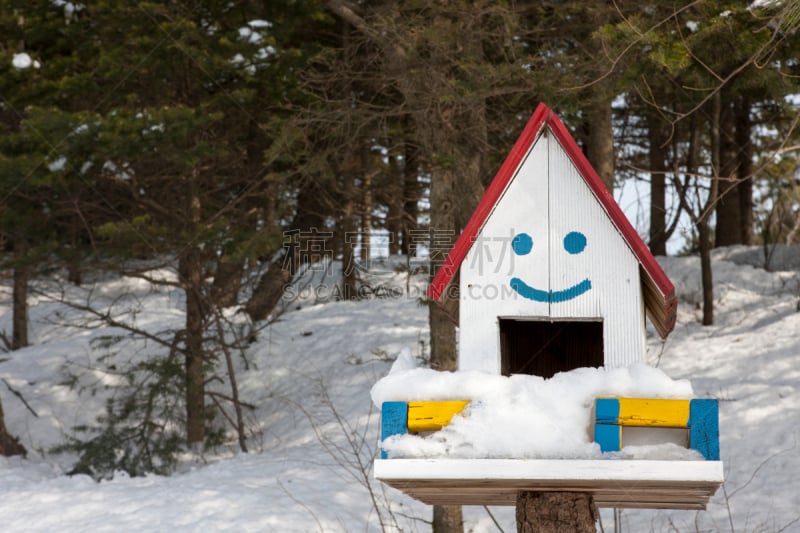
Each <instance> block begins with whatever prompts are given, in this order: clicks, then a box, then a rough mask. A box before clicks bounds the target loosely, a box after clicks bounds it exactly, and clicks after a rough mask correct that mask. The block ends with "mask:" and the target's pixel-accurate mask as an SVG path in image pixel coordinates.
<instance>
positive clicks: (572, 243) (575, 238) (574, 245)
mask: <svg viewBox="0 0 800 533" xmlns="http://www.w3.org/2000/svg"><path fill="white" fill-rule="evenodd" d="M584 248H586V235H584V234H583V233H581V232H579V231H570V232H569V233H567V236H566V237H564V249H565V250H566V251H568V252H569V253H571V254H573V255H574V254H579V253H581V252H582V251H583V250H584Z"/></svg>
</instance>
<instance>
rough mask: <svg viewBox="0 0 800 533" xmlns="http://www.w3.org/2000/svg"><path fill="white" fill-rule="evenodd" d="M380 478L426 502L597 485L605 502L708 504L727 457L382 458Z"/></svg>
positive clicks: (495, 501) (508, 500) (512, 499)
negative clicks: (640, 458)
mask: <svg viewBox="0 0 800 533" xmlns="http://www.w3.org/2000/svg"><path fill="white" fill-rule="evenodd" d="M374 466H375V470H374V474H375V478H376V479H379V480H380V481H382V482H384V483H386V484H387V485H389V486H391V487H394V488H396V489H399V490H401V491H403V492H405V493H406V494H408V495H409V496H411V497H413V498H415V499H417V500H420V501H422V502H424V503H427V504H431V505H433V504H439V505H515V504H516V495H517V492H519V491H522V490H526V491H562V492H567V491H568V492H590V493H592V494H593V496H594V500H595V503H596V505H597V506H598V507H618V508H648V509H705V507H706V504H707V503H708V500H709V498H711V496H712V495H713V494H714V493H715V492H716V491H717V488H719V486H720V484H722V481H723V469H722V462H721V461H649V460H628V459H597V460H564V459H556V460H524V459H379V460H376V461H375V465H374Z"/></svg>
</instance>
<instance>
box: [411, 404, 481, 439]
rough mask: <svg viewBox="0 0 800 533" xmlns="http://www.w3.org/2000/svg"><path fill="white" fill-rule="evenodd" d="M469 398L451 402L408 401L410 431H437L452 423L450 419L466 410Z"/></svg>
mask: <svg viewBox="0 0 800 533" xmlns="http://www.w3.org/2000/svg"><path fill="white" fill-rule="evenodd" d="M468 403H469V400H456V401H449V402H408V431H409V433H419V432H421V431H437V430H440V429H442V428H443V427H444V426H446V425H447V424H449V423H450V419H451V418H453V416H454V415H457V414H458V413H460V412H461V411H463V410H464V407H466V406H467V404H468Z"/></svg>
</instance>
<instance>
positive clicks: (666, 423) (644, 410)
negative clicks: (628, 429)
mask: <svg viewBox="0 0 800 533" xmlns="http://www.w3.org/2000/svg"><path fill="white" fill-rule="evenodd" d="M619 424H620V425H623V426H654V427H673V428H685V427H688V425H689V400H664V399H655V398H619Z"/></svg>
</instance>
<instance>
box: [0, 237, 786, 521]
mask: <svg viewBox="0 0 800 533" xmlns="http://www.w3.org/2000/svg"><path fill="white" fill-rule="evenodd" d="M772 260H773V262H772V264H771V265H770V271H767V270H765V269H764V268H763V265H764V261H763V253H762V250H761V249H758V248H729V249H724V250H718V251H716V252H715V261H714V275H715V287H716V293H715V299H716V302H717V306H716V325H714V326H711V327H702V326H701V325H699V317H700V313H701V311H700V309H699V303H700V302H701V301H702V297H701V296H702V295H701V292H700V283H699V279H700V273H699V268H700V266H699V260H698V259H697V258H692V257H690V258H664V259H663V260H662V264H663V265H664V268H665V270H666V272H667V274H668V275H669V276H670V277H671V279H672V280H673V282H674V283H675V285H676V288H677V291H678V294H679V297H680V299H681V304H680V309H679V315H678V325H677V326H676V328H675V331H674V332H673V333H672V334H671V335H670V337H669V338H668V339H667V341H666V342H662V341H661V340H660V339H659V338H658V336H657V335H656V334H655V332H654V331H652V330H648V331H649V337H648V358H649V361H648V362H649V363H650V364H651V365H653V366H657V367H658V368H659V369H660V370H662V371H663V372H664V373H665V374H666V375H667V376H669V377H670V378H672V379H673V380H676V382H678V383H682V382H683V380H688V381H689V382H690V383H691V387H692V388H693V390H694V393H695V395H696V396H698V397H715V398H719V399H720V400H721V402H720V425H721V433H722V437H721V454H722V459H723V461H724V462H725V471H726V481H725V484H724V486H723V488H722V489H720V491H719V492H718V493H717V495H716V496H715V497H714V498H713V499H712V501H711V503H710V504H709V507H708V510H707V511H704V512H693V511H651V510H624V511H623V512H622V513H621V518H620V520H621V522H620V524H619V526H620V527H621V529H622V531H630V532H640V531H736V532H751V531H752V532H755V531H763V532H777V531H800V485H799V484H798V481H797V479H798V476H800V397H799V396H798V394H799V393H800V359H798V358H799V357H800V311H799V309H800V307H799V306H800V250H799V249H797V248H786V249H782V250H779V251H778V252H776V253H775V254H773V255H772ZM396 266H397V264H396V263H391V262H387V263H386V264H381V263H380V262H374V263H373V265H372V267H373V270H372V271H371V273H370V280H371V282H372V284H373V286H376V285H379V284H380V285H382V286H383V288H384V289H387V290H384V291H383V294H384V296H386V297H381V298H372V299H365V300H361V301H358V302H343V301H329V302H327V303H324V302H317V303H315V301H314V300H315V298H316V296H318V295H319V294H316V295H315V294H314V292H313V291H310V292H308V293H307V294H305V295H304V297H303V298H301V299H299V300H297V301H295V302H294V303H292V304H291V305H289V306H287V311H286V312H285V313H284V314H283V315H282V316H281V317H280V319H279V320H277V321H275V322H273V323H272V324H270V325H268V326H266V327H264V328H262V329H260V330H259V332H258V336H257V338H256V339H255V342H253V343H252V344H251V345H250V346H249V347H248V349H247V350H246V351H245V353H244V354H236V355H235V357H234V362H235V363H236V365H237V378H238V381H239V389H240V395H241V398H242V400H243V401H245V402H247V403H249V404H252V405H253V406H255V409H254V410H253V411H246V413H245V416H246V423H247V428H248V432H249V435H250V438H249V441H248V444H249V447H250V452H249V453H247V454H243V453H237V452H236V451H235V449H236V448H235V442H231V443H230V445H225V446H222V447H221V448H220V449H218V450H216V451H212V452H208V453H207V454H205V455H203V456H188V455H187V456H186V457H185V458H184V460H183V461H182V462H181V463H180V465H179V467H178V470H177V472H176V473H175V474H173V475H172V476H170V477H160V476H155V475H149V476H146V477H137V478H130V477H128V476H126V475H124V474H122V473H116V475H114V476H113V479H110V480H107V481H102V482H99V483H98V482H95V481H94V480H92V479H91V478H90V477H88V476H83V475H76V476H72V477H69V476H66V475H65V474H64V472H65V471H67V470H69V469H70V468H71V467H72V466H73V463H74V459H75V458H74V456H70V455H65V454H53V453H51V452H50V451H49V450H50V449H51V448H52V447H53V446H55V445H57V444H59V443H61V442H63V441H64V439H65V436H67V435H71V434H74V430H73V428H74V427H75V426H76V425H79V424H86V423H92V422H93V421H94V420H95V418H96V417H97V416H98V415H101V414H102V412H103V407H104V401H105V399H106V398H108V397H110V395H113V394H115V393H116V391H118V387H119V386H120V385H121V384H122V378H121V377H120V375H119V373H118V372H115V369H117V368H121V367H123V366H124V365H125V362H126V361H129V360H132V361H135V360H140V359H142V358H146V357H147V356H148V354H153V353H159V352H158V350H159V348H158V347H156V346H154V345H153V344H152V343H148V342H144V341H135V340H131V339H128V338H127V337H126V335H125V333H124V332H123V331H121V330H119V329H111V328H107V327H102V328H94V329H92V328H85V327H80V323H81V321H80V320H79V319H80V318H81V317H82V316H83V315H82V314H81V313H79V312H78V311H75V310H72V309H69V308H67V307H65V306H64V305H63V304H60V303H57V302H55V301H53V299H52V296H54V295H55V294H57V293H58V289H57V288H56V286H55V285H54V283H53V282H47V283H45V282H41V283H39V284H37V287H38V289H39V291H40V292H39V293H37V294H36V295H34V296H33V297H32V299H31V309H30V316H31V340H32V343H33V346H31V347H29V348H26V349H24V350H19V351H17V352H13V353H3V354H0V378H2V379H0V398H2V402H3V407H4V408H5V415H6V423H7V426H8V429H9V431H10V432H11V433H12V434H15V435H18V436H19V437H20V439H21V441H22V443H23V444H24V445H25V446H26V448H27V449H28V450H29V455H28V458H27V459H22V458H18V457H15V458H2V457H0V530H2V531H4V532H8V531H26V532H28V531H55V530H58V531H64V532H78V531H81V532H83V531H114V532H119V531H199V530H203V531H237V532H238V531H276V532H294V531H296V532H306V531H324V532H328V531H379V530H380V529H381V527H382V525H383V526H384V527H385V528H386V529H389V530H402V531H429V530H430V524H429V520H430V508H429V507H427V506H425V505H422V504H420V503H418V502H415V501H413V500H411V499H410V498H408V497H406V496H404V495H403V494H401V493H399V492H397V491H395V490H393V489H389V488H386V487H385V486H383V485H381V484H380V483H378V482H376V481H375V480H373V479H372V475H371V463H372V459H373V456H374V453H375V452H376V449H377V444H378V443H377V441H378V423H379V415H378V413H377V409H376V408H375V406H374V405H373V402H372V400H371V397H370V390H371V388H372V387H373V385H374V384H375V383H376V382H377V381H378V380H380V379H381V378H382V377H383V376H385V375H386V374H387V373H388V372H389V369H390V367H391V365H392V363H393V361H394V360H395V359H396V358H397V356H398V355H399V354H401V353H403V354H405V355H404V356H403V357H404V358H406V359H408V358H409V357H410V358H412V359H424V358H425V356H426V355H427V353H428V350H429V348H428V330H427V312H426V308H425V307H424V306H422V305H420V304H419V301H418V297H419V296H420V295H421V294H422V292H423V290H424V283H425V281H424V278H423V277H422V276H414V277H409V276H408V275H407V274H406V273H404V272H400V271H398V270H397V269H396V268H395V267H396ZM310 274H314V275H315V276H316V277H314V278H313V279H312V278H307V279H306V281H308V285H307V286H306V288H307V289H310V288H311V287H314V286H319V284H320V283H328V284H330V283H331V282H332V281H333V280H335V277H336V276H335V275H329V276H327V277H324V276H323V275H322V274H323V273H321V272H316V273H313V272H312V273H310ZM334 274H335V273H334ZM88 289H89V287H88V286H87V287H84V288H82V289H77V288H69V289H68V290H67V295H68V296H69V297H70V298H71V299H73V300H75V301H81V302H85V301H86V298H87V296H88ZM91 299H92V301H93V302H94V304H95V305H100V306H112V309H113V312H114V313H119V315H118V316H119V318H124V319H126V320H131V321H135V323H136V325H137V326H139V327H143V328H146V329H148V330H150V331H157V330H163V329H167V328H175V329H177V328H180V327H181V326H182V321H183V315H182V311H181V308H182V305H183V300H182V297H181V296H180V294H179V293H177V292H172V291H169V290H166V289H164V288H158V289H155V288H153V287H151V286H150V285H148V284H145V283H143V282H141V281H137V280H133V279H105V280H100V281H98V282H97V283H96V284H94V285H93V286H92V292H91ZM322 299H325V298H322ZM134 304H135V306H136V308H135V309H134V308H133V307H132V306H134ZM115 316H117V315H115ZM229 318H230V319H231V320H232V321H234V322H236V321H241V322H242V324H243V323H244V319H243V317H242V314H241V313H240V314H235V313H233V311H232V312H231V315H230V317H229ZM10 324H11V310H10V288H9V286H8V283H6V284H4V285H3V286H2V287H0V330H5V331H10V329H11V326H10ZM75 376H77V378H76V377H75ZM212 386H214V387H219V390H220V391H226V389H225V386H224V385H223V384H216V383H215V384H213V385H212ZM23 399H24V402H23ZM34 413H35V414H34ZM465 517H466V519H467V524H466V527H465V529H466V530H467V531H475V532H479V531H480V532H483V531H485V532H490V531H498V530H500V529H499V528H498V525H496V523H497V524H499V527H500V528H502V530H503V531H506V532H510V531H514V511H513V508H497V507H495V508H489V509H486V508H483V507H467V508H465ZM602 518H603V527H604V529H605V531H611V530H613V528H614V523H613V517H612V514H611V512H610V511H604V512H603V513H602Z"/></svg>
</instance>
